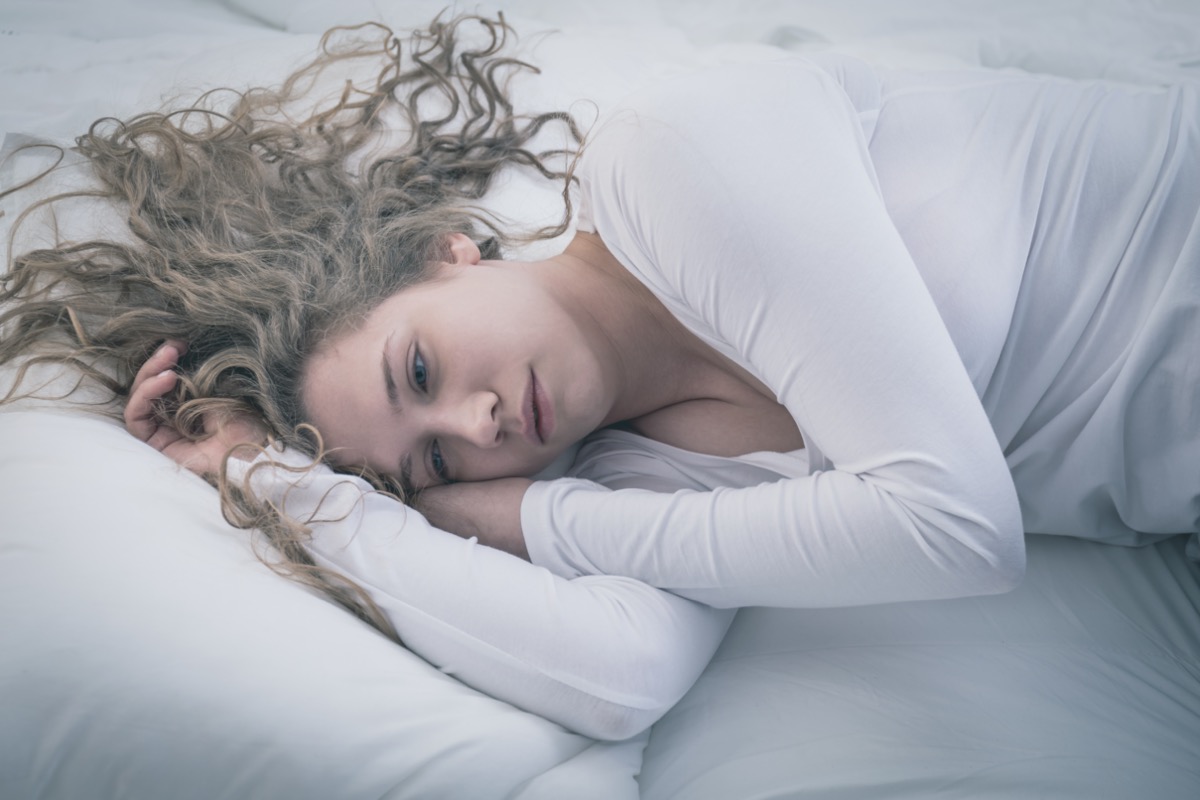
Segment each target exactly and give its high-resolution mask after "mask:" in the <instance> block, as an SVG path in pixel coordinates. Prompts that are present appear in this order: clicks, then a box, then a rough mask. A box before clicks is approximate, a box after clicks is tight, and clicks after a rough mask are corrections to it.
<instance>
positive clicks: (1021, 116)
mask: <svg viewBox="0 0 1200 800" xmlns="http://www.w3.org/2000/svg"><path fill="white" fill-rule="evenodd" d="M820 63H821V64H822V65H823V66H824V68H821V67H819V66H816V65H814V64H813V63H810V62H808V61H805V60H796V61H792V62H786V63H785V62H774V63H771V64H766V65H764V64H751V65H744V66H736V67H725V68H721V69H718V70H713V71H709V72H705V73H702V74H700V75H697V76H691V77H684V78H679V79H676V80H675V81H673V82H672V83H669V84H665V85H664V86H663V87H662V88H660V89H655V90H652V91H650V92H647V93H644V94H643V95H642V96H640V97H639V98H638V99H636V100H634V101H631V103H630V105H629V107H627V108H624V109H620V110H618V111H616V112H615V113H614V114H613V115H611V117H610V118H609V119H608V120H607V121H606V122H604V123H602V125H601V127H600V129H599V132H598V133H597V134H596V135H595V137H594V139H593V141H592V143H591V144H590V146H589V149H588V151H587V156H586V157H585V160H584V165H583V168H582V170H581V179H582V189H581V212H580V215H581V222H580V225H581V227H582V228H585V229H592V230H595V231H596V232H598V233H599V234H600V236H601V237H602V238H603V239H604V241H605V242H606V244H607V245H608V247H609V248H610V250H612V252H613V253H614V255H616V256H617V258H618V259H619V260H621V262H622V263H623V264H624V265H625V266H626V267H627V268H629V269H630V270H631V271H632V272H633V273H634V274H635V275H636V276H637V277H638V278H639V279H640V280H641V281H642V282H643V283H645V284H646V285H647V286H648V287H649V288H650V289H651V290H652V291H654V292H655V294H656V295H657V296H658V297H659V299H660V300H662V301H663V303H664V304H665V305H666V306H667V308H668V309H669V310H670V311H671V312H672V313H673V314H674V315H675V316H676V317H677V318H679V319H680V320H681V321H682V322H683V323H684V324H685V325H687V326H688V327H689V328H690V329H691V330H692V331H693V332H694V333H696V334H697V335H698V336H699V337H701V338H702V339H703V340H705V341H706V342H708V343H709V344H710V345H712V346H713V347H714V348H716V349H717V350H719V351H720V352H722V353H723V354H724V355H726V356H728V357H729V358H731V359H733V360H734V361H735V362H737V363H739V364H741V365H742V366H743V367H745V368H746V369H748V370H749V371H750V372H752V373H753V374H754V375H756V376H757V377H758V378H759V379H760V380H762V381H763V382H764V383H765V384H766V385H768V386H769V387H771V388H772V389H773V390H774V391H775V392H776V395H777V397H778V399H779V401H780V402H781V403H782V404H783V405H784V406H786V407H787V409H788V410H789V411H790V412H791V414H792V416H793V418H794V419H795V421H796V423H797V425H798V426H799V428H800V430H801V432H802V433H803V435H804V437H805V441H806V445H807V447H808V449H809V450H810V451H811V452H810V453H809V468H810V470H811V474H810V475H809V476H807V477H798V478H787V479H784V480H780V481H777V482H768V483H764V484H762V485H758V486H754V487H752V488H745V489H738V490H722V489H718V490H714V491H711V492H705V491H685V492H679V493H674V494H669V495H668V494H664V493H654V492H650V491H638V490H633V489H623V490H620V491H616V492H612V491H608V490H605V489H602V488H601V487H599V486H597V485H595V484H592V483H587V482H583V481H570V482H566V481H558V482H545V483H539V484H535V486H534V487H533V488H532V489H531V490H530V491H529V492H528V493H527V494H526V497H525V501H524V503H523V507H522V524H523V527H524V531H525V536H526V542H527V545H528V547H529V551H530V555H531V557H532V558H533V560H534V562H535V563H539V564H543V565H546V566H548V567H550V568H551V569H553V570H554V571H556V572H558V573H559V574H562V575H566V576H573V575H580V574H589V573H608V574H622V575H630V576H633V577H637V578H639V579H642V580H645V581H647V582H649V583H650V584H652V585H655V586H660V587H664V588H667V589H670V590H671V591H675V592H679V593H680V594H683V595H685V596H688V597H692V598H695V599H699V600H702V601H704V602H707V603H711V604H713V605H721V606H742V605H779V606H829V605H853V604H863V603H873V602H885V601H891V600H911V599H931V598H936V597H949V596H958V595H970V594H979V593H988V592H993V591H1002V590H1004V589H1006V588H1011V586H1012V585H1013V584H1014V583H1015V582H1016V581H1017V579H1018V578H1019V574H1020V568H1021V563H1022V553H1021V536H1020V531H1021V530H1022V528H1027V529H1028V530H1030V531H1032V532H1046V533H1062V534H1071V535H1078V536H1085V537H1088V538H1096V539H1101V540H1105V541H1110V542H1123V543H1138V542H1141V541H1143V540H1153V539H1155V538H1162V536H1164V535H1169V534H1175V533H1180V532H1188V531H1194V530H1195V529H1196V518H1197V508H1198V500H1197V492H1198V491H1200V483H1198V482H1197V481H1196V476H1197V475H1200V415H1198V414H1197V413H1196V412H1195V410H1194V409H1195V404H1194V402H1193V401H1192V399H1193V398H1194V395H1195V390H1196V387H1197V386H1198V385H1200V362H1198V361H1197V360H1196V358H1195V357H1194V351H1195V348H1194V346H1193V344H1192V343H1194V342H1196V341H1197V335H1200V330H1198V326H1200V314H1198V313H1197V312H1198V301H1200V285H1198V281H1200V236H1198V235H1197V233H1196V229H1197V207H1198V206H1200V175H1198V173H1200V147H1197V145H1196V135H1197V126H1198V125H1200V110H1198V107H1197V102H1196V93H1195V92H1194V91H1191V90H1185V89H1182V88H1177V89H1174V90H1171V91H1157V90H1144V89H1130V88H1125V87H1118V86H1110V85H1105V84H1084V83H1076V82H1070V81H1059V80H1052V79H1044V78H1033V77H1030V76H1021V75H1012V74H1004V73H992V72H970V71H965V72H964V71H960V72H955V73H931V74H907V73H894V72H882V74H880V73H877V72H875V71H874V70H872V69H871V68H869V67H867V66H866V65H865V64H862V63H861V62H857V61H855V60H853V59H846V58H841V57H825V58H823V59H821V60H820ZM910 254H911V256H910ZM943 321H944V322H943ZM964 364H965V366H966V371H965V372H964V370H963V366H964ZM968 376H969V377H968ZM980 397H982V399H983V402H982V403H981V402H980ZM985 410H986V415H985V413H984V412H985ZM993 428H995V432H993ZM997 437H998V438H999V445H1002V446H1003V448H1004V451H1005V453H1006V455H1007V460H1008V467H1010V468H1011V470H1012V475H1013V477H1010V476H1009V474H1008V469H1006V467H1005V462H1004V460H1003V459H1002V457H1001V448H1000V446H998V444H997ZM1064 467H1066V468H1064ZM1014 478H1015V482H1016V488H1017V489H1018V491H1019V494H1020V501H1021V511H1022V512H1023V519H1021V518H1019V517H1018V516H1017V506H1016V494H1015V493H1014V492H1013V488H1014ZM1142 534H1150V536H1149V537H1146V536H1143V535H1142Z"/></svg>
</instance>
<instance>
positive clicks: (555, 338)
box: [303, 237, 612, 489]
mask: <svg viewBox="0 0 1200 800" xmlns="http://www.w3.org/2000/svg"><path fill="white" fill-rule="evenodd" d="M452 258H453V262H452V263H447V264H442V265H439V266H438V267H437V268H436V271H435V273H434V276H433V277H432V278H431V279H430V280H429V281H426V282H424V283H421V284H418V285H416V286H413V287H410V288H407V289H404V290H402V291H400V292H398V293H397V294H395V295H393V296H391V297H389V298H387V299H386V300H384V302H383V303H381V304H380V305H379V306H378V307H376V308H375V309H374V310H373V311H372V312H371V313H370V314H369V315H368V316H367V317H366V319H365V320H364V322H363V324H362V325H360V326H359V327H357V328H356V329H354V330H352V331H350V332H349V333H346V334H343V335H341V336H338V337H335V338H334V339H333V340H331V341H330V342H327V343H326V344H325V345H323V346H322V347H321V348H320V349H319V350H318V351H317V352H316V353H315V354H314V355H313V356H312V357H311V359H310V360H309V363H308V365H307V368H306V371H305V375H304V397H303V400H304V406H305V409H306V411H307V414H308V418H309V420H310V421H311V422H312V423H313V424H314V425H315V426H316V427H317V429H318V430H320V432H321V435H322V437H323V438H324V441H325V445H326V447H327V449H329V450H330V451H331V452H330V457H331V458H332V460H333V461H334V462H335V463H338V464H342V465H345V466H359V465H366V466H369V467H370V468H372V469H374V470H375V471H377V472H380V473H383V474H386V475H392V476H394V477H396V478H398V479H400V481H401V482H402V483H403V484H405V485H406V486H408V487H410V488H415V489H420V488H423V487H426V486H433V485H436V484H440V483H445V482H447V481H471V480H486V479H489V478H500V477H512V476H529V475H533V474H535V473H536V472H538V471H540V470H541V469H543V468H545V467H546V466H547V465H549V464H550V462H551V461H553V460H554V458H555V457H556V456H557V455H559V454H560V453H562V452H563V451H564V450H565V449H566V448H567V447H568V446H570V445H571V444H573V443H574V442H576V441H578V440H579V439H581V438H583V437H584V436H586V435H587V434H588V433H590V432H591V431H593V430H595V429H596V428H597V427H599V426H600V425H601V424H602V423H603V421H604V418H605V415H606V413H607V412H608V410H609V408H610V407H611V405H612V398H609V397H608V396H607V395H606V393H605V386H606V385H607V384H608V381H606V380H605V379H604V368H603V364H602V363H601V360H600V358H599V357H598V353H601V352H603V347H602V346H597V345H598V344H599V343H598V342H597V341H596V336H595V334H590V333H589V332H588V330H587V328H586V324H584V325H581V324H579V323H578V322H577V321H576V319H577V318H576V317H575V316H573V315H572V314H570V313H569V312H568V309H567V308H566V307H565V306H564V304H563V303H561V302H559V300H558V299H557V296H556V294H555V292H554V291H553V290H552V289H551V288H550V287H549V285H548V282H547V281H545V280H543V279H542V277H543V273H539V271H538V269H537V268H535V267H532V266H531V265H527V264H521V263H517V262H479V256H478V250H476V249H475V248H474V245H473V244H472V243H470V241H469V240H466V238H465V237H462V238H461V239H458V238H456V239H455V243H454V247H453V248H452Z"/></svg>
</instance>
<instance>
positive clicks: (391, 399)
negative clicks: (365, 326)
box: [381, 336, 400, 411]
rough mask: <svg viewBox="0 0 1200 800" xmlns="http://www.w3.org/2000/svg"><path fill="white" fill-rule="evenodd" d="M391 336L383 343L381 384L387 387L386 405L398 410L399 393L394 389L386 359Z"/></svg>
mask: <svg viewBox="0 0 1200 800" xmlns="http://www.w3.org/2000/svg"><path fill="white" fill-rule="evenodd" d="M391 340H392V337H390V336H389V337H388V338H387V340H385V341H384V343H383V358H382V359H381V364H382V366H383V385H384V386H385V387H387V397H388V405H389V406H391V407H392V408H393V409H394V410H396V411H399V410H400V393H399V391H397V389H396V379H395V377H394V376H393V375H392V365H391V363H390V362H389V361H388V343H389V342H391Z"/></svg>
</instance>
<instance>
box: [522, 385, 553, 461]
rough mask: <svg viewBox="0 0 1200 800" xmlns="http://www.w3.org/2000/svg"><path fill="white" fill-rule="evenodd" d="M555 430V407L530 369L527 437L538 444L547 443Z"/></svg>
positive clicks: (526, 412) (526, 408)
mask: <svg viewBox="0 0 1200 800" xmlns="http://www.w3.org/2000/svg"><path fill="white" fill-rule="evenodd" d="M553 432H554V408H553V406H552V405H551V404H550V398H549V397H548V396H547V395H546V391H545V389H543V388H542V385H541V384H540V383H538V379H537V375H535V374H534V373H533V371H532V370H530V372H529V390H528V395H527V398H526V401H525V437H526V438H527V439H529V440H530V441H533V442H535V443H537V444H545V443H546V440H547V439H548V438H549V437H550V434H551V433H553Z"/></svg>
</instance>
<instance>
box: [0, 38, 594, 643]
mask: <svg viewBox="0 0 1200 800" xmlns="http://www.w3.org/2000/svg"><path fill="white" fill-rule="evenodd" d="M512 36H513V32H512V30H511V28H510V27H509V26H508V24H507V23H506V22H505V21H504V19H503V17H502V16H500V17H497V18H495V19H492V18H485V17H480V16H474V15H469V16H460V17H455V18H452V19H448V20H446V19H442V18H440V17H439V18H438V19H436V20H434V22H433V23H432V24H431V25H430V26H429V27H428V28H426V29H423V30H419V31H416V32H413V33H412V34H411V35H409V36H408V37H407V38H400V37H397V36H396V35H395V34H394V33H393V31H392V30H390V29H388V28H386V27H384V26H382V25H377V24H373V23H372V24H366V25H361V26H356V27H353V28H335V29H333V30H331V31H329V32H328V33H326V34H325V36H324V37H323V38H322V41H321V47H320V50H319V52H318V54H317V55H316V56H315V57H314V58H313V59H312V60H311V61H310V62H309V63H307V64H305V65H304V66H302V67H301V68H299V69H298V70H296V71H295V72H294V73H292V74H291V75H290V76H289V77H288V78H287V79H286V80H285V81H284V82H283V83H282V85H280V86H278V87H276V88H271V89H267V88H256V89H251V90H248V91H245V92H232V91H230V90H220V91H214V92H209V93H207V94H205V95H203V96H202V97H200V98H199V99H198V100H197V101H196V102H195V103H192V104H190V105H187V106H186V107H182V108H177V109H174V110H168V111H164V112H157V113H147V114H141V115H139V116H136V117H133V118H132V119H128V120H124V121H121V120H116V119H101V120H99V121H97V122H96V123H95V124H93V125H92V127H91V128H90V130H89V131H88V132H87V133H86V134H84V135H83V136H80V137H79V138H78V139H77V140H76V150H77V151H78V153H80V154H81V155H82V156H83V157H85V158H86V160H87V162H89V163H90V166H91V169H92V171H93V172H94V174H95V176H96V178H97V183H98V187H99V188H97V189H95V190H94V191H89V192H87V193H86V194H89V195H91V196H95V197H100V198H103V199H104V200H106V201H109V200H110V201H112V202H113V203H114V204H115V205H116V207H119V208H121V209H123V210H124V211H125V214H126V217H125V222H126V223H127V227H128V230H127V231H122V232H121V235H120V236H113V237H110V238H105V239H92V240H88V241H81V242H73V241H62V242H58V243H57V244H56V245H54V246H51V247H42V248H39V249H34V250H31V251H29V252H24V253H20V254H18V255H15V256H13V255H12V254H10V258H9V261H10V264H9V269H8V272H7V274H6V275H4V276H3V277H2V278H0V309H2V310H0V331H3V332H4V335H3V337H0V365H5V364H11V365H14V366H15V367H16V380H15V381H14V383H13V385H12V387H11V388H10V389H9V391H8V393H7V395H6V396H4V397H2V398H0V402H10V401H11V400H13V399H14V398H16V397H19V396H21V390H20V388H19V387H20V386H21V385H22V383H23V381H24V379H25V377H26V373H27V370H29V369H30V368H32V367H34V366H37V365H45V364H50V365H52V366H55V367H58V368H61V367H69V368H72V369H73V370H75V371H76V373H77V374H78V375H79V376H80V382H79V383H78V384H76V388H78V387H79V386H81V385H83V384H85V383H86V384H98V385H99V386H100V387H103V388H104V389H106V390H108V392H110V393H111V395H112V397H113V398H115V399H116V400H117V401H123V400H125V399H126V398H128V396H129V392H130V388H131V384H132V380H133V376H134V375H135V374H136V372H137V369H138V368H139V366H140V365H141V364H142V363H143V362H144V361H145V360H146V358H147V357H148V356H149V355H150V354H151V353H152V352H153V350H154V349H155V348H156V347H157V346H158V344H160V343H161V342H162V341H164V340H166V339H182V340H184V341H186V342H187V343H188V351H187V353H186V355H185V356H184V357H183V358H182V360H181V362H180V364H179V369H178V371H179V372H180V374H181V378H182V379H181V380H180V381H179V382H178V385H177V387H176V390H175V392H174V393H173V395H172V396H171V397H169V398H167V399H166V401H165V402H164V404H163V407H162V414H163V416H164V420H165V421H166V422H168V423H170V424H172V425H174V426H175V427H176V428H178V429H179V430H181V431H183V432H185V433H187V434H188V435H191V436H200V435H202V420H203V419H204V418H205V417H206V416H207V415H209V414H214V413H215V414H218V415H219V414H227V413H231V412H250V413H252V414H255V415H257V416H258V417H260V418H261V419H262V420H264V421H265V422H266V424H267V426H268V427H269V429H270V430H271V431H272V432H273V435H274V437H276V438H277V439H278V440H280V441H282V442H283V443H285V444H286V445H288V446H291V447H299V448H303V449H306V450H307V451H308V452H310V453H313V455H314V458H319V457H320V456H321V450H320V437H319V434H318V433H316V432H315V430H314V429H313V428H312V427H311V426H307V425H305V424H304V423H305V420H304V418H303V408H302V403H301V396H300V388H301V380H302V377H303V372H304V367H305V363H306V361H307V359H308V357H309V355H310V354H312V353H313V352H314V351H315V350H316V349H317V348H318V347H320V346H321V344H322V343H323V342H325V341H327V340H328V339H329V337H331V336H335V335H337V334H338V333H340V332H344V331H347V330H349V329H352V328H353V327H354V326H355V325H357V324H358V323H359V322H360V321H361V320H362V319H363V318H364V317H365V316H366V315H367V314H368V313H369V312H370V311H371V310H372V309H373V308H374V307H375V306H376V305H377V304H379V303H380V302H382V301H383V300H384V299H385V298H387V297H388V296H390V295H392V294H394V293H395V292H397V291H399V290H401V289H403V288H404V287H406V286H409V285H412V284H414V283H417V282H419V281H421V280H422V279H423V278H424V277H425V276H426V274H427V270H428V268H429V266H430V265H431V264H433V263H435V262H437V261H439V260H444V259H445V258H446V256H447V252H446V241H447V237H448V235H449V234H452V233H463V234H467V235H469V236H471V237H472V238H473V239H474V240H475V241H476V242H477V244H479V246H480V249H481V251H482V253H483V256H484V257H485V258H496V257H498V256H499V255H500V252H501V248H502V247H505V246H507V245H510V244H513V243H516V242H518V241H528V240H533V239H537V238H548V237H553V236H557V235H559V234H561V233H563V232H564V231H565V230H566V229H567V227H568V225H569V222H570V212H571V209H570V199H569V195H568V188H569V184H570V181H571V180H572V176H571V172H572V169H573V165H574V157H575V156H576V155H577V154H578V147H579V144H580V142H581V140H582V137H581V134H580V131H579V129H578V127H577V126H576V123H575V121H574V120H573V119H572V118H571V116H570V115H569V114H567V113H564V112H561V111H554V112H548V113H539V114H518V113H517V112H516V111H515V110H514V107H513V104H512V102H511V100H510V98H509V94H510V92H509V84H510V80H511V78H512V77H513V76H514V75H515V74H517V73H518V72H521V71H527V70H533V71H536V69H535V68H534V67H532V66H531V65H529V64H527V63H525V62H523V61H521V60H518V59H516V58H514V57H512V56H509V55H506V52H507V50H508V45H509V40H510V38H512ZM355 71H357V72H359V73H361V72H363V71H367V72H368V73H369V77H367V78H366V79H365V80H364V79H362V78H358V77H355V76H354V73H355ZM331 72H333V73H336V75H335V77H342V76H343V73H344V74H345V75H347V76H349V77H345V79H344V82H342V83H340V84H339V85H340V86H341V87H342V88H341V90H340V91H339V92H337V93H336V95H335V96H334V97H333V98H332V99H331V100H327V101H325V102H323V103H322V102H316V103H315V105H314V100H313V98H314V96H315V95H318V94H319V92H318V91H317V89H316V87H319V86H322V85H326V86H327V85H329V84H330V80H329V78H330V73H331ZM298 109H299V111H298ZM548 125H557V126H561V127H562V128H563V132H564V134H565V135H563V136H559V137H558V139H559V141H562V142H565V143H566V144H565V145H564V146H560V147H557V148H551V149H545V150H541V151H538V150H535V149H534V144H535V143H534V139H535V137H537V136H538V134H539V132H541V131H542V130H543V129H544V128H546V126H548ZM398 133H399V135H397V134H398ZM397 139H400V140H401V141H396V140H397ZM381 141H386V142H387V146H386V148H381V147H380V145H379V143H380V142H381ZM510 167H518V168H526V169H531V170H534V171H536V172H537V173H540V174H541V176H543V177H544V178H545V179H547V180H551V181H557V182H560V183H562V185H563V198H564V209H563V216H562V218H561V221H560V222H559V223H558V224H557V225H554V226H551V227H549V228H545V229H541V230H536V231H530V232H526V233H525V234H523V235H521V236H515V235H513V234H506V232H505V231H504V230H503V229H502V225H501V224H500V223H499V221H498V220H497V219H496V218H495V217H494V216H493V215H491V214H489V213H487V212H486V211H484V210H483V209H482V208H481V207H480V205H479V201H480V200H481V199H482V198H483V197H484V195H485V194H486V193H487V191H488V188H489V187H490V186H491V185H492V183H493V180H494V178H495V177H496V176H497V175H498V174H500V173H501V172H502V171H503V170H505V169H507V168H510ZM17 188H21V187H15V188H13V189H8V190H7V191H6V192H5V193H0V197H3V196H4V194H7V193H10V192H12V191H15V190H16V189H17ZM73 194H77V193H63V194H59V195H55V196H53V197H50V198H47V199H45V200H42V201H40V202H39V203H37V204H35V205H34V206H32V207H31V208H29V209H27V210H26V211H25V212H24V213H23V214H22V215H21V217H19V218H18V220H17V222H16V223H15V224H14V227H16V225H17V224H19V223H20V222H21V221H23V220H27V219H28V215H29V214H30V213H32V212H33V211H34V210H35V208H37V207H40V206H44V205H46V204H53V203H55V202H58V201H60V200H62V199H64V198H66V197H69V196H73ZM72 391H74V390H72ZM364 477H367V478H368V479H369V480H371V481H372V482H373V483H374V485H375V486H376V487H377V488H378V489H380V490H385V491H390V492H392V493H395V494H397V495H400V493H401V490H400V487H399V486H398V485H396V484H395V482H393V481H391V480H389V479H388V478H387V477H386V476H380V475H369V474H368V475H365V476H364ZM214 482H215V483H216V484H217V486H218V488H219V489H220V492H221V499H222V507H223V509H224V512H225V516H226V518H227V519H228V520H229V521H230V522H231V523H232V524H234V525H237V526H239V527H244V528H257V529H259V530H261V531H263V532H264V533H265V534H266V537H267V540H268V541H269V542H270V543H271V545H272V546H273V551H274V552H273V555H271V556H270V557H266V556H264V560H266V561H267V562H268V563H269V564H270V565H271V566H272V568H273V569H275V570H276V571H278V572H280V573H281V574H284V575H287V576H288V577H291V578H293V579H295V580H298V581H300V582H302V583H305V584H308V585H311V586H314V587H317V588H319V589H321V590H322V591H324V592H325V593H326V594H328V595H329V596H331V597H332V598H333V599H335V600H336V601H337V602H339V603H341V604H342V605H343V606H345V607H346V608H348V609H350V610H351V611H352V612H353V613H355V614H356V615H358V616H359V617H360V618H362V619H364V620H366V621H368V622H370V623H371V624H373V625H375V626H376V627H377V628H379V629H380V630H382V631H383V632H385V633H386V634H388V635H390V636H392V637H393V638H395V632H394V630H393V629H392V628H391V626H390V625H389V624H388V622H387V620H386V618H384V616H383V615H382V614H381V613H380V611H379V610H378V608H376V607H375V606H374V604H373V603H372V602H371V601H370V598H369V597H367V595H366V594H365V593H364V592H363V591H362V590H361V589H360V588H359V587H357V586H356V585H355V584H354V583H353V582H352V581H350V580H348V579H347V578H345V577H344V576H341V575H338V574H337V573H334V572H331V571H329V570H326V569H323V568H321V567H319V566H317V565H315V564H314V563H313V561H312V559H311V558H310V557H309V556H308V555H307V553H306V551H305V550H304V547H303V545H304V542H305V541H306V536H307V534H308V530H307V528H306V526H305V525H304V524H303V521H297V520H290V519H287V518H285V517H283V516H281V515H280V514H279V513H278V512H277V511H276V509H275V508H274V507H273V506H272V505H270V504H269V503H266V502H263V501H260V500H258V499H257V498H255V497H254V495H253V493H252V492H250V491H249V490H248V488H246V487H244V486H233V485H231V484H230V483H229V482H227V481H225V480H224V479H223V478H221V479H215V480H214Z"/></svg>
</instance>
